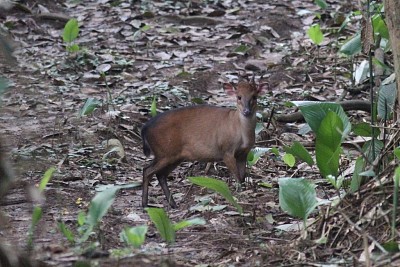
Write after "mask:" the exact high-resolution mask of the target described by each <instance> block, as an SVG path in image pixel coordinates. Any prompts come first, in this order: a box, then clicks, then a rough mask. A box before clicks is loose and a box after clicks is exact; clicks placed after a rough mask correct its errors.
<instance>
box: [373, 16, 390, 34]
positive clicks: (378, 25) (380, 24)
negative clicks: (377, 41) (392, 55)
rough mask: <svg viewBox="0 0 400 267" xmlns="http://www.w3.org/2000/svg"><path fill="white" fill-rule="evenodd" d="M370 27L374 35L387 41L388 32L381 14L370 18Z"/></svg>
mask: <svg viewBox="0 0 400 267" xmlns="http://www.w3.org/2000/svg"><path fill="white" fill-rule="evenodd" d="M372 27H373V28H374V34H375V35H379V36H381V37H382V38H385V39H387V40H389V30H388V27H387V25H386V23H385V21H384V19H383V17H382V15H381V14H377V15H374V16H373V17H372Z"/></svg>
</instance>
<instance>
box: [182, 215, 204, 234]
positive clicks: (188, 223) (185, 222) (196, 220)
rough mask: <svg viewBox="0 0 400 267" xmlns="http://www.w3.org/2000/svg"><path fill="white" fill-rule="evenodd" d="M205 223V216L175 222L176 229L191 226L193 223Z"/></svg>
mask: <svg viewBox="0 0 400 267" xmlns="http://www.w3.org/2000/svg"><path fill="white" fill-rule="evenodd" d="M204 224H206V221H205V220H204V219H203V218H193V219H190V220H183V221H180V222H178V223H176V224H174V230H175V231H179V230H181V229H183V228H186V227H189V226H192V225H204Z"/></svg>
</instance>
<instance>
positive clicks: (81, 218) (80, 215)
mask: <svg viewBox="0 0 400 267" xmlns="http://www.w3.org/2000/svg"><path fill="white" fill-rule="evenodd" d="M77 221H78V225H79V226H82V225H84V224H85V222H86V213H85V212H84V211H82V210H81V211H80V212H79V213H78V218H77Z"/></svg>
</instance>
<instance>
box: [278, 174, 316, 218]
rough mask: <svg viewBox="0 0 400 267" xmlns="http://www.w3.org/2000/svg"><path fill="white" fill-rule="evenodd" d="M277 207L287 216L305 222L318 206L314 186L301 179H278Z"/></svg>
mask: <svg viewBox="0 0 400 267" xmlns="http://www.w3.org/2000/svg"><path fill="white" fill-rule="evenodd" d="M279 205H280V207H281V209H282V210H283V211H285V212H287V213H288V214H289V215H291V216H295V217H298V218H301V219H302V220H303V221H304V222H305V221H306V220H307V218H308V216H309V215H310V214H311V212H313V211H314V209H315V208H316V207H317V206H318V202H317V198H316V192H315V186H314V185H313V184H311V183H310V182H308V181H307V180H305V179H303V178H280V179H279Z"/></svg>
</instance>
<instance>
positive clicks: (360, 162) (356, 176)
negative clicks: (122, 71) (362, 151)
mask: <svg viewBox="0 0 400 267" xmlns="http://www.w3.org/2000/svg"><path fill="white" fill-rule="evenodd" d="M364 168H365V160H364V158H363V157H361V156H360V157H358V158H357V160H356V163H355V166H354V172H353V176H352V177H351V183H350V191H351V192H352V193H354V192H357V191H358V189H360V186H361V182H362V176H361V175H360V174H361V173H362V172H363V171H364Z"/></svg>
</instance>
